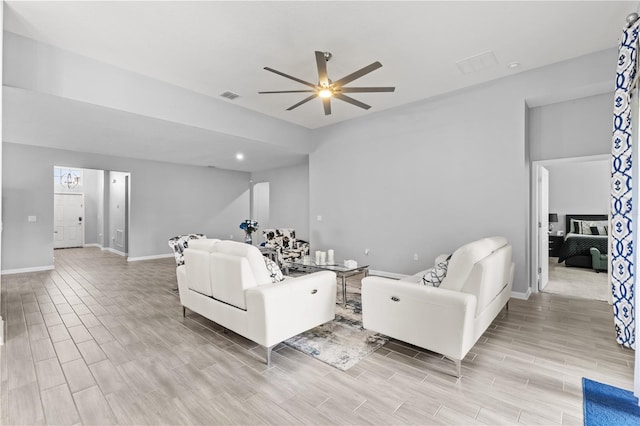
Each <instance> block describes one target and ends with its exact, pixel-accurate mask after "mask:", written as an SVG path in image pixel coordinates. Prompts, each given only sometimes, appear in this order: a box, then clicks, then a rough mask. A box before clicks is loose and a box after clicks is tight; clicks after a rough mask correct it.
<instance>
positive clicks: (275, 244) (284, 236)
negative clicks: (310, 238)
mask: <svg viewBox="0 0 640 426" xmlns="http://www.w3.org/2000/svg"><path fill="white" fill-rule="evenodd" d="M262 235H263V237H264V246H265V247H269V248H273V249H275V250H276V253H277V259H278V262H279V263H280V264H281V265H282V264H283V263H284V262H285V261H287V260H289V259H298V258H301V257H302V256H305V255H308V254H309V243H308V242H306V241H303V240H298V239H296V231H295V229H291V228H275V229H264V230H263V231H262Z"/></svg>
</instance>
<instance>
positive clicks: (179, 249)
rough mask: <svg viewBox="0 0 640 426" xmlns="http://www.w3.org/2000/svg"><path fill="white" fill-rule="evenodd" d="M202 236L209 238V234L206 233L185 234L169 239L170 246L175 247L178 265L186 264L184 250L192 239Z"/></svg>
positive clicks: (174, 253)
mask: <svg viewBox="0 0 640 426" xmlns="http://www.w3.org/2000/svg"><path fill="white" fill-rule="evenodd" d="M201 238H207V236H206V235H204V234H185V235H178V236H177V237H173V238H170V239H169V242H168V243H169V247H171V248H172V249H173V255H174V256H175V258H176V265H177V266H180V265H184V251H185V249H186V248H187V247H189V243H190V241H192V240H197V239H201Z"/></svg>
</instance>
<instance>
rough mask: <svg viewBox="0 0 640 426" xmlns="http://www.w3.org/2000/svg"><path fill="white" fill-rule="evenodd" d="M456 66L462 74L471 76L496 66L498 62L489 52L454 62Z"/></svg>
mask: <svg viewBox="0 0 640 426" xmlns="http://www.w3.org/2000/svg"><path fill="white" fill-rule="evenodd" d="M456 65H457V66H458V69H459V70H460V72H461V73H462V74H471V73H474V72H478V71H480V70H483V69H485V68H490V67H494V66H496V65H498V60H497V59H496V55H495V54H494V53H493V52H492V51H491V50H489V51H488V52H484V53H480V54H478V55H475V56H470V57H468V58H465V59H461V60H459V61H458V62H456Z"/></svg>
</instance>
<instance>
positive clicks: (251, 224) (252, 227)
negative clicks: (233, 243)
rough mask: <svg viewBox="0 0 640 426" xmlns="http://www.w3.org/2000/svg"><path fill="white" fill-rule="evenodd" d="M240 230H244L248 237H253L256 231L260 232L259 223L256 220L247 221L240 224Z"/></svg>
mask: <svg viewBox="0 0 640 426" xmlns="http://www.w3.org/2000/svg"><path fill="white" fill-rule="evenodd" d="M240 229H242V230H243V231H244V232H245V233H247V234H248V235H251V234H252V233H253V232H254V231H257V230H258V222H256V221H255V220H251V219H247V220H245V221H244V222H242V223H240Z"/></svg>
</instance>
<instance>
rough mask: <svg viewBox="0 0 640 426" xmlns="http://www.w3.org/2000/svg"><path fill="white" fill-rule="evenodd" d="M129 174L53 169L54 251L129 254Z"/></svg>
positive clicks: (79, 169) (71, 168)
mask: <svg viewBox="0 0 640 426" xmlns="http://www.w3.org/2000/svg"><path fill="white" fill-rule="evenodd" d="M130 185H131V174H130V173H129V172H119V171H111V170H96V169H83V168H75V167H68V166H54V179H53V193H54V229H53V232H54V249H58V248H69V247H98V248H100V249H102V250H108V251H111V252H113V253H115V254H118V255H121V256H127V255H128V252H129V217H130V211H129V201H130V200H129V196H130Z"/></svg>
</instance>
